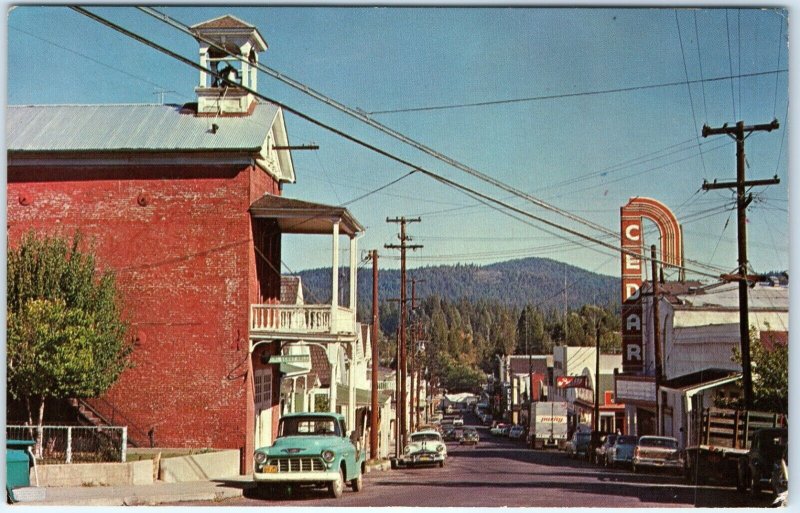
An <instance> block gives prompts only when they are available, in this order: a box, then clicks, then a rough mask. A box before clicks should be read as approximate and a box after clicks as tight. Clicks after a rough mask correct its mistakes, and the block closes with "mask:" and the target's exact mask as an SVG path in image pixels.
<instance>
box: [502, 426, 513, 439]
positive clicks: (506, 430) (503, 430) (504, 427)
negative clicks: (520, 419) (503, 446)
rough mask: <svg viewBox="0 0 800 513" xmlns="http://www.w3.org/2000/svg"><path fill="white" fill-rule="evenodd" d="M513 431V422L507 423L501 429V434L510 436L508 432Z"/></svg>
mask: <svg viewBox="0 0 800 513" xmlns="http://www.w3.org/2000/svg"><path fill="white" fill-rule="evenodd" d="M510 432H511V424H506V425H505V426H503V429H501V430H500V436H505V437H508V433H510Z"/></svg>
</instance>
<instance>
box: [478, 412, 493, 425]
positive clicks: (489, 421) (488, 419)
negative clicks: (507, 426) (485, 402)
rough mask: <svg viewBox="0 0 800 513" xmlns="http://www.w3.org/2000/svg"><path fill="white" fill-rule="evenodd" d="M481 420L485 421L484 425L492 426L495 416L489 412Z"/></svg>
mask: <svg viewBox="0 0 800 513" xmlns="http://www.w3.org/2000/svg"><path fill="white" fill-rule="evenodd" d="M481 420H482V421H483V425H484V426H491V425H492V421H494V417H492V415H491V414H490V413H487V414H486V415H484V416H483V418H482V419H481Z"/></svg>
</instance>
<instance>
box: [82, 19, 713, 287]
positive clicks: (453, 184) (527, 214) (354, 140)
mask: <svg viewBox="0 0 800 513" xmlns="http://www.w3.org/2000/svg"><path fill="white" fill-rule="evenodd" d="M70 9H72V10H74V11H76V12H78V13H80V14H82V15H84V16H87V17H89V18H91V19H93V20H95V21H97V22H99V23H101V24H103V25H106V26H107V27H109V28H112V29H113V30H116V31H118V32H120V33H122V34H124V35H126V36H127V37H130V38H132V39H134V40H136V41H138V42H140V43H142V44H144V45H146V46H149V47H151V48H153V49H156V50H158V51H160V52H162V53H165V54H166V55H169V56H170V57H172V58H174V59H176V60H178V61H180V62H182V63H184V64H186V65H188V66H190V67H193V68H195V69H198V70H201V71H204V72H206V73H208V74H209V75H211V76H215V77H218V78H223V77H221V76H220V75H219V74H218V73H216V72H215V71H214V70H211V69H210V68H206V67H204V66H202V65H200V64H198V63H196V62H194V61H192V60H190V59H188V58H186V57H184V56H182V55H180V54H177V53H175V52H173V51H171V50H169V49H167V48H165V47H163V46H161V45H159V44H158V43H155V42H154V41H151V40H149V39H147V38H145V37H143V36H140V35H138V34H136V33H134V32H132V31H130V30H128V29H125V28H124V27H122V26H120V25H118V24H116V23H114V22H112V21H110V20H108V19H105V18H103V17H101V16H99V15H97V14H95V13H92V12H91V11H88V10H86V9H85V8H83V7H79V6H70ZM237 87H240V88H241V89H242V90H244V91H246V92H248V93H250V94H253V95H254V96H255V97H257V98H260V99H263V100H266V101H268V102H271V103H272V104H274V105H276V106H278V107H280V108H282V109H284V110H285V111H287V112H289V113H291V114H294V115H295V116H297V117H299V118H300V119H303V120H305V121H307V122H309V123H312V124H314V125H316V126H318V127H320V128H323V129H325V130H327V131H329V132H331V133H333V134H336V135H338V136H339V137H342V138H343V139H346V140H348V141H350V142H352V143H354V144H357V145H359V146H361V147H363V148H366V149H368V150H371V151H373V152H375V153H377V154H379V155H382V156H384V157H386V158H389V159H390V160H394V161H395V162H398V163H401V164H403V165H405V166H408V167H409V168H411V169H413V170H416V171H417V172H420V173H422V174H424V175H426V176H428V177H429V178H431V179H433V180H435V181H438V182H440V183H442V184H444V185H447V186H449V187H451V188H453V189H456V190H459V191H461V192H463V193H465V194H468V195H471V196H473V197H476V198H480V199H481V200H483V201H486V202H489V203H493V204H495V205H497V206H498V207H503V208H504V209H506V210H507V211H510V212H514V213H516V214H519V215H522V216H524V217H528V218H530V219H532V220H535V221H538V222H540V223H542V224H545V225H548V226H550V227H552V228H555V229H557V230H560V231H562V232H566V233H569V234H571V235H573V236H576V237H578V238H581V239H583V240H585V241H587V242H591V243H594V244H597V245H599V246H602V247H604V248H606V249H610V250H612V251H613V252H615V253H622V254H630V255H632V256H635V257H637V258H640V259H642V260H646V261H649V260H653V261H655V262H657V263H660V264H662V265H667V266H671V267H676V268H682V269H684V270H685V271H688V272H691V273H694V274H698V275H701V276H707V277H712V278H715V279H717V278H718V275H715V274H710V273H707V272H704V271H700V270H696V269H691V268H687V267H685V266H675V265H672V264H668V263H666V262H664V261H663V260H660V259H657V258H656V259H654V258H652V257H650V256H648V255H642V254H639V253H637V252H635V251H631V250H628V249H625V248H621V247H619V246H617V245H612V244H609V243H607V242H605V241H603V240H600V239H598V238H597V237H593V236H591V235H587V234H585V233H582V232H579V231H577V230H575V229H573V228H570V227H567V226H564V225H561V224H558V223H556V222H554V221H550V220H548V219H545V218H542V217H540V216H537V215H535V214H532V213H531V212H528V211H525V210H522V209H520V208H518V207H516V206H514V205H511V204H509V203H507V202H504V201H501V200H499V199H497V198H493V197H491V196H489V195H488V194H485V193H482V192H480V191H477V190H475V189H472V188H470V187H468V186H465V185H463V184H461V183H458V182H456V181H454V180H452V179H449V178H446V177H444V176H442V175H439V174H437V173H435V172H433V171H430V170H428V169H426V168H423V167H421V166H417V165H415V164H413V163H411V162H409V161H408V160H405V159H403V158H401V157H399V156H397V155H394V154H393V153H391V152H389V151H387V150H383V149H381V148H379V147H377V146H375V145H373V144H370V143H368V142H366V141H364V140H362V139H359V138H358V137H355V136H353V135H350V134H348V133H346V132H344V131H342V130H340V129H337V128H335V127H333V126H331V125H328V124H326V123H324V122H322V121H320V120H318V119H315V118H313V117H311V116H309V115H307V114H305V113H303V112H301V111H299V110H297V109H295V108H293V107H290V106H288V105H286V104H284V103H282V102H279V101H277V100H275V99H273V98H270V97H267V96H266V95H263V94H261V93H259V92H258V91H255V90H253V89H251V88H247V87H244V86H243V85H237ZM506 210H503V211H502V212H504V213H506V214H507V215H511V214H510V213H509V212H506ZM539 228H540V229H541V227H539ZM604 231H606V232H607V233H611V234H613V235H615V236H616V233H615V232H611V231H610V230H607V229H605V228H604ZM591 249H597V248H591Z"/></svg>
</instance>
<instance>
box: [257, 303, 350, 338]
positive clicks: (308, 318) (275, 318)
mask: <svg viewBox="0 0 800 513" xmlns="http://www.w3.org/2000/svg"><path fill="white" fill-rule="evenodd" d="M335 317H336V318H335V319H332V318H331V307H330V306H329V305H251V308H250V330H251V331H254V332H262V333H270V332H276V333H277V332H279V333H298V334H301V333H341V332H352V331H353V326H354V313H353V312H352V311H351V310H349V309H347V308H342V307H339V308H337V309H336V315H335Z"/></svg>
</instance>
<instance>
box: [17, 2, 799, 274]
mask: <svg viewBox="0 0 800 513" xmlns="http://www.w3.org/2000/svg"><path fill="white" fill-rule="evenodd" d="M159 10H161V11H162V12H165V13H167V14H169V15H170V16H172V17H174V18H176V19H178V20H180V21H181V22H183V23H186V24H188V25H191V24H194V23H198V22H201V21H205V20H208V19H211V18H214V17H217V16H221V15H224V14H232V15H234V16H237V17H238V18H240V19H242V20H244V21H246V22H248V23H251V24H253V25H255V26H256V27H257V28H258V29H259V31H260V32H261V34H262V35H263V36H264V38H265V39H266V40H267V42H268V44H269V47H270V48H269V49H268V50H267V52H266V53H265V54H263V55H262V58H261V62H262V63H264V64H266V65H268V66H270V67H272V68H273V69H276V70H278V71H280V72H282V73H285V74H286V75H288V76H290V77H292V78H294V79H296V80H298V81H300V82H303V83H305V84H307V85H309V86H311V87H312V88H314V89H316V90H317V91H320V92H322V93H324V94H326V95H328V96H330V97H331V98H334V99H336V100H338V101H339V102H341V103H344V104H346V105H348V106H350V107H354V108H359V109H362V110H364V111H365V112H375V114H372V116H373V117H374V119H376V120H378V121H380V122H382V123H384V124H386V125H388V126H389V127H391V128H393V129H395V130H397V131H399V132H402V133H404V134H406V135H408V136H409V137H411V138H413V139H415V140H417V141H419V142H421V143H424V144H426V145H428V146H430V147H432V148H433V149H435V150H437V151H439V152H441V153H444V154H446V155H447V156H449V157H452V158H454V159H455V160H458V161H459V162H462V163H464V164H466V165H468V166H470V167H472V168H475V169H477V170H479V171H481V172H483V173H485V174H487V175H490V176H492V177H494V178H496V179H498V180H501V181H503V182H505V183H507V184H509V185H511V186H513V187H516V188H518V189H521V190H523V191H525V192H527V193H529V194H531V195H533V196H536V197H537V198H540V199H542V200H544V201H546V202H548V203H551V204H553V205H555V206H557V207H559V208H561V209H563V210H567V211H569V212H572V213H574V214H577V215H579V216H581V217H584V218H588V219H590V220H592V221H593V222H596V223H598V224H600V225H602V226H604V227H606V228H608V229H610V230H613V231H615V232H618V231H619V208H620V207H621V206H622V205H624V204H625V203H627V201H628V200H629V198H631V197H634V196H647V197H652V198H655V199H657V200H659V201H661V202H663V203H665V204H666V205H667V206H668V207H670V208H671V209H672V210H673V211H675V213H676V215H677V216H678V219H679V221H681V222H682V223H683V225H684V234H685V252H686V257H687V259H690V260H692V261H695V262H699V263H700V264H704V265H705V264H707V265H712V266H714V267H716V268H719V269H726V270H729V271H731V270H733V269H734V268H735V267H736V216H735V212H734V211H733V210H731V208H730V207H731V206H732V204H733V195H732V192H729V191H709V192H703V191H702V190H700V188H701V185H702V183H703V179H707V180H709V181H711V180H713V179H715V178H716V179H719V180H720V181H732V180H734V179H735V176H736V169H735V165H736V159H735V145H734V143H733V141H732V140H731V139H729V138H728V137H725V136H715V137H708V138H703V137H701V136H700V131H701V127H702V125H703V124H704V123H707V124H709V125H710V126H720V125H722V124H723V123H730V124H733V123H735V122H736V121H738V120H743V121H744V122H745V123H746V124H748V125H750V124H761V123H768V122H770V121H771V120H772V119H773V118H777V119H778V120H779V121H780V123H781V127H780V129H779V130H777V131H773V132H770V133H767V132H758V133H754V134H753V135H752V136H751V137H749V138H748V139H747V145H746V151H747V161H748V164H749V167H748V170H747V176H748V179H764V178H771V177H772V176H773V175H776V174H777V175H778V177H779V178H780V179H781V183H780V185H777V186H770V187H759V188H755V189H753V191H752V192H753V194H754V201H753V203H752V204H751V207H750V209H749V211H748V238H749V256H750V261H751V265H752V267H754V268H755V269H756V270H758V271H766V270H775V269H787V268H788V266H789V244H788V242H787V241H788V240H789V223H788V217H789V216H788V208H789V205H788V183H787V182H788V180H787V179H788V169H789V168H788V153H789V151H788V148H789V139H788V138H787V134H788V130H789V129H791V127H789V126H788V123H787V119H786V118H787V105H788V79H789V74H788V72H787V71H786V70H788V68H789V62H788V53H789V52H788V46H787V44H788V43H787V38H788V36H787V32H788V27H787V16H788V13H787V11H785V10H775V9H771V10H770V9H763V10H762V9H758V10H757V9H721V8H719V9H717V8H703V9H696V10H690V9H684V8H680V9H677V10H675V9H657V8H638V9H633V8H607V9H585V8H584V9H581V8H547V9H545V8H496V9H494V8H493V9H488V8H392V7H382V8H375V7H346V8H341V7H340V8H333V7H313V8H312V7H297V6H296V7H225V6H214V7H187V6H171V7H163V8H159ZM92 11H93V12H96V13H98V14H100V15H102V16H104V17H108V18H109V19H111V20H113V21H115V22H117V23H119V24H121V25H123V26H125V27H126V28H128V29H131V30H133V31H135V32H138V33H140V34H142V35H146V36H147V37H150V38H152V39H153V40H155V41H157V42H159V43H161V44H163V45H165V46H167V47H169V48H170V49H172V50H174V51H176V52H179V53H181V54H182V55H185V56H187V57H190V58H196V56H197V43H196V42H195V41H194V40H193V39H192V38H190V37H188V36H186V35H185V34H182V33H180V32H178V31H176V30H175V29H173V28H170V27H168V26H167V25H165V24H163V23H161V22H159V21H157V20H155V19H153V18H151V17H149V16H147V15H146V14H144V13H142V12H140V11H137V10H136V9H135V8H132V7H114V6H105V7H95V8H92ZM7 29H8V75H7V76H8V80H7V102H8V103H9V104H50V103H71V104H84V103H152V102H157V101H158V95H156V94H154V93H155V92H156V90H157V89H159V88H160V89H163V90H165V91H170V92H169V93H166V101H167V102H170V103H182V102H187V101H192V100H193V98H194V92H193V88H194V86H195V84H196V82H197V72H196V71H195V70H194V69H193V68H190V67H188V66H185V65H183V64H181V63H178V62H176V61H173V60H171V59H170V58H168V57H166V56H164V55H162V54H159V53H157V52H156V51H155V50H152V49H150V48H147V47H145V46H143V45H141V44H140V43H137V42H135V41H133V40H129V39H126V38H125V37H124V36H122V35H120V34H118V33H116V32H114V31H112V30H110V29H108V28H106V27H104V26H102V25H99V24H98V23H96V22H94V21H92V20H89V19H88V18H85V17H83V16H81V15H80V14H78V13H76V12H74V11H71V10H70V9H68V8H65V7H57V6H46V7H33V6H21V7H17V8H15V9H13V10H12V11H11V13H10V14H9V16H8V23H7ZM679 34H680V35H679ZM740 75H748V76H746V77H741V78H729V77H731V76H740ZM710 79H713V80H710ZM701 80H704V81H703V82H699V81H701ZM687 81H689V82H692V83H691V84H687V83H686V82H687ZM667 84H671V85H667ZM609 90H616V91H617V92H604V91H609ZM619 90H624V91H619ZM259 91H260V92H262V93H264V94H266V95H267V96H270V97H274V98H275V99H276V100H279V101H281V102H284V103H286V104H287V105H289V106H292V107H294V108H296V109H298V110H300V111H302V112H305V113H306V114H308V115H310V116H313V117H315V118H318V119H320V120H321V121H324V122H325V123H328V124H330V125H333V126H335V127H337V128H338V129H341V130H343V131H346V132H348V133H351V134H353V135H355V136H357V137H360V138H363V139H364V140H366V141H368V142H369V143H371V144H374V145H376V146H378V147H380V148H382V149H385V150H387V151H390V152H392V153H394V154H396V155H398V156H400V157H403V158H405V159H407V160H410V161H411V162H413V163H415V164H416V165H419V166H423V167H425V168H426V169H429V170H431V171H434V172H436V173H440V174H441V175H443V176H445V177H447V178H450V179H453V180H457V181H459V182H461V183H464V184H467V185H469V186H470V187H474V188H476V189H479V190H480V191H482V192H484V193H486V194H490V195H492V196H493V197H497V198H504V199H506V200H507V201H508V202H509V203H511V204H513V205H516V206H518V207H520V208H524V209H525V210H528V211H530V212H532V213H534V214H536V215H537V216H541V217H544V218H547V219H550V220H552V221H554V222H558V223H561V224H564V225H565V226H568V227H570V228H572V229H577V230H580V231H581V232H583V233H586V234H588V235H591V236H593V237H602V234H599V233H598V232H595V231H592V230H590V229H589V228H587V227H585V226H582V225H578V224H576V223H575V222H573V221H569V220H567V219H564V218H563V217H560V216H558V215H556V214H553V213H549V212H546V211H544V210H542V209H541V208H540V207H537V206H534V205H531V204H530V203H526V202H525V201H524V200H521V199H519V198H509V194H508V193H507V192H503V191H499V190H497V189H495V188H492V187H491V186H489V185H487V184H484V183H481V182H479V181H477V180H475V179H474V178H471V177H468V176H467V175H465V174H464V173H463V172H461V171H458V170H456V169H454V168H452V167H450V166H448V165H446V164H445V163H443V162H440V161H438V160H435V159H433V158H432V157H430V156H427V155H424V154H422V153H420V152H419V151H417V150H415V149H413V148H410V147H408V146H407V145H404V144H402V143H400V142H398V141H396V140H394V139H391V138H389V137H388V136H386V135H384V134H381V133H379V132H377V131H376V130H374V129H372V128H369V127H366V126H365V125H363V124H361V123H359V122H357V121H355V120H353V119H352V118H350V117H348V116H346V115H344V114H342V113H340V112H338V111H336V110H334V109H332V108H330V107H329V106H326V105H324V104H322V103H321V102H319V101H317V100H314V99H312V98H310V97H308V96H306V95H304V94H302V93H300V92H298V91H296V90H294V89H292V88H290V87H289V86H287V85H285V84H283V83H281V82H278V81H277V80H275V79H272V78H270V77H268V76H265V75H262V76H261V77H259ZM586 93H594V94H586ZM542 97H548V98H542ZM517 99H527V100H525V101H514V102H506V103H492V102H500V101H503V100H517ZM485 102H489V103H491V104H489V105H481V106H469V105H468V104H474V103H485ZM434 106H447V107H448V108H442V109H436V110H414V111H406V112H383V113H377V111H387V110H398V109H399V110H403V109H417V108H425V107H434ZM286 123H287V128H288V130H289V137H290V141H291V142H292V144H308V143H312V142H313V143H316V144H319V146H320V149H319V151H316V152H295V154H294V156H293V158H294V163H295V168H296V172H297V183H296V184H291V185H287V186H286V187H285V189H284V194H285V195H286V196H289V197H294V198H301V199H304V200H308V201H318V202H323V203H328V204H342V203H346V202H349V201H350V200H352V199H354V198H356V197H358V196H361V195H363V194H365V193H367V192H370V191H373V190H375V189H377V188H379V187H381V186H382V185H384V184H386V183H388V182H390V181H392V180H395V179H397V178H399V177H401V176H403V175H405V174H406V173H408V171H409V169H407V168H405V167H403V166H402V165H400V164H398V163H396V162H393V161H391V160H388V159H386V158H385V157H382V156H379V155H376V154H374V153H371V152H369V151H367V150H365V149H363V148H360V147H358V146H356V145H354V144H352V143H350V142H348V141H345V140H343V139H341V138H339V137H337V136H335V135H333V134H330V133H327V132H325V131H323V130H321V129H320V128H317V127H315V126H313V125H311V124H309V123H308V122H306V121H303V120H301V119H299V118H297V117H295V116H292V115H291V114H288V115H287V116H286ZM348 208H350V210H351V211H352V212H353V214H354V215H355V216H356V217H357V218H358V219H359V220H360V221H361V223H362V224H364V225H365V226H366V227H367V233H366V235H365V236H364V237H363V238H362V239H361V240H360V243H359V246H360V248H361V249H364V250H368V249H373V248H375V249H378V250H379V252H380V254H381V255H382V260H381V263H382V264H383V265H386V266H389V267H396V266H398V265H399V263H398V261H397V259H396V257H397V252H396V251H391V250H386V249H384V248H383V246H384V244H386V243H396V242H397V239H396V234H397V225H395V224H389V223H386V221H385V220H386V217H396V216H408V217H413V216H420V217H421V218H422V222H420V223H414V224H411V225H409V228H408V231H409V233H410V234H411V235H412V236H413V237H414V243H417V244H422V245H424V248H423V249H421V250H419V251H417V252H415V253H413V254H411V259H410V260H409V266H410V267H412V268H413V267H417V266H423V265H435V264H438V263H447V264H453V263H457V262H461V263H477V264H486V263H490V262H496V261H502V260H508V259H512V258H520V257H525V256H541V257H547V258H553V259H556V260H559V261H563V262H567V263H570V264H573V265H578V266H580V267H583V268H585V269H588V270H591V271H596V272H601V273H604V274H610V275H619V267H620V264H619V256H618V255H614V254H613V253H611V252H609V250H606V249H602V248H598V247H597V246H596V245H594V244H591V243H586V242H582V243H581V244H577V243H575V242H574V239H575V237H574V236H572V235H569V234H566V233H563V232H559V231H557V230H554V229H552V228H547V227H544V226H543V225H540V224H537V223H536V222H534V221H528V222H521V221H519V220H516V219H512V218H510V217H509V216H507V215H505V214H504V213H502V212H498V211H497V210H495V209H492V208H489V207H487V206H485V205H481V204H479V203H477V202H476V201H475V200H474V199H471V198H469V197H467V196H465V195H464V194H462V193H460V192H458V191H455V190H453V189H449V188H447V187H445V186H444V185H441V184H438V183H436V182H433V181H432V180H431V179H429V178H426V177H424V176H421V175H420V174H414V175H411V176H410V177H408V178H405V179H403V180H402V181H400V182H398V183H397V184H394V185H392V186H391V187H389V188H386V189H385V190H382V191H380V192H377V193H375V194H372V195H370V196H368V197H366V198H364V199H362V200H360V201H357V202H354V203H352V204H349V205H348ZM542 228H546V231H545V230H543V229H542ZM565 238H566V239H567V240H565ZM612 242H614V241H612ZM656 243H657V239H656V236H655V235H654V234H652V231H651V234H650V235H649V238H648V240H647V241H646V244H648V245H649V244H656ZM329 247H330V240H329V238H328V237H309V236H305V237H288V238H287V240H286V242H285V244H284V263H285V266H286V267H285V269H284V270H285V271H286V272H288V270H293V271H296V270H300V269H305V268H311V267H319V266H325V265H329V263H330V250H329ZM700 264H697V265H695V264H687V266H688V267H690V268H693V269H701V268H702V267H701V266H700ZM668 276H670V273H668ZM673 276H674V274H673ZM690 277H691V274H690Z"/></svg>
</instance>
